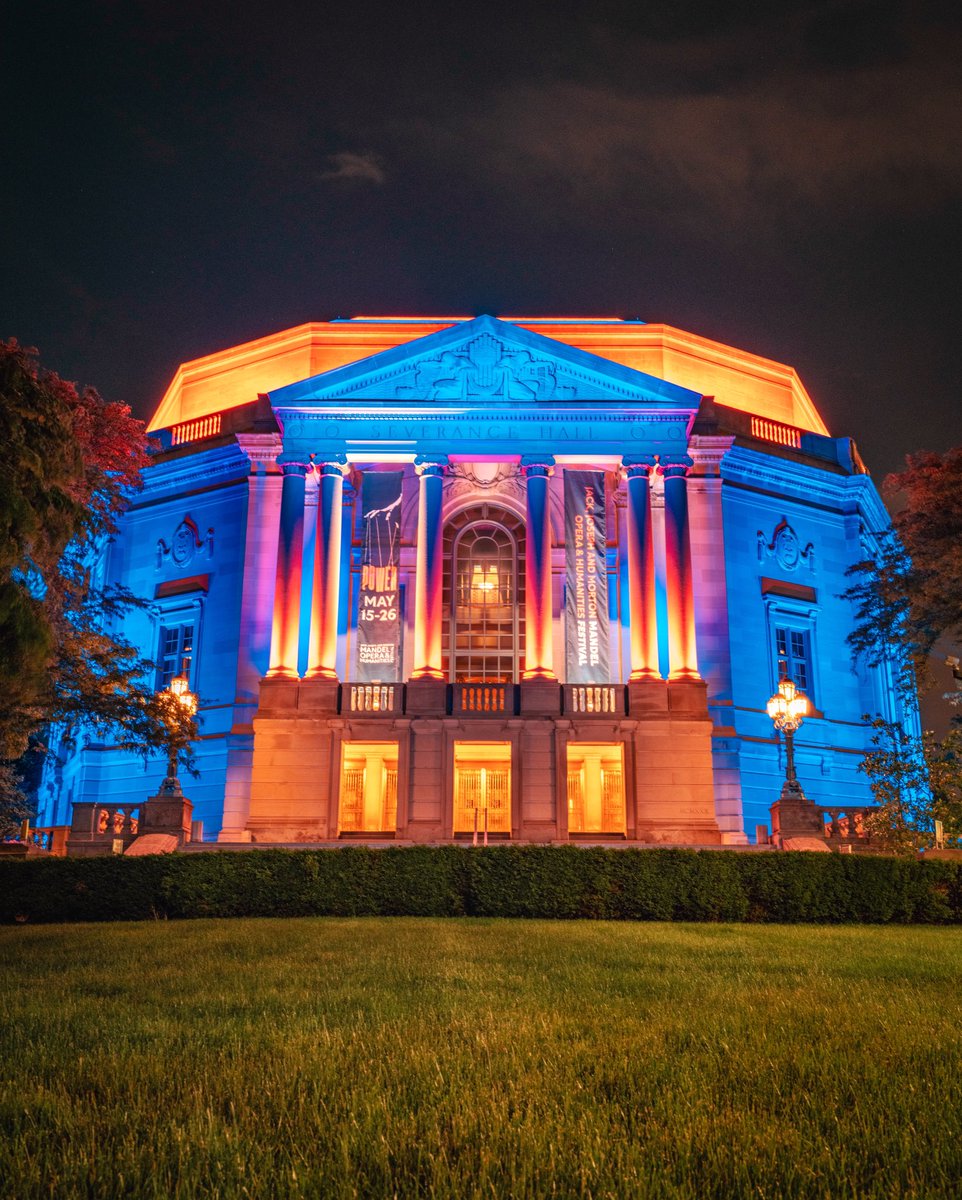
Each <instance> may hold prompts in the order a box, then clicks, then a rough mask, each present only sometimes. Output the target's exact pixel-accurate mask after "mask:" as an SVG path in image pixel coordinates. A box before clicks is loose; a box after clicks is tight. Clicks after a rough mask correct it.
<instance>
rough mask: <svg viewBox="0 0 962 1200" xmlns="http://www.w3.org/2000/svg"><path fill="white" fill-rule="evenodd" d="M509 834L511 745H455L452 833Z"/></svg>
mask: <svg viewBox="0 0 962 1200" xmlns="http://www.w3.org/2000/svg"><path fill="white" fill-rule="evenodd" d="M485 828H487V831H488V833H501V834H504V833H507V834H510V833H511V743H510V742H455V744H454V832H455V833H473V832H474V831H475V830H477V831H478V833H483V832H484V830H485Z"/></svg>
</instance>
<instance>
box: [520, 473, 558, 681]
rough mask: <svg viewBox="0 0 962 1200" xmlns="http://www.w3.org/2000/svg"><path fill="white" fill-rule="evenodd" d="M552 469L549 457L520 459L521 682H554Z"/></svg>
mask: <svg viewBox="0 0 962 1200" xmlns="http://www.w3.org/2000/svg"><path fill="white" fill-rule="evenodd" d="M553 467H554V458H552V457H551V456H546V457H545V456H538V457H530V458H528V457H525V458H522V459H521V469H522V471H523V472H524V475H525V483H526V488H525V495H526V506H525V518H526V522H525V523H526V530H525V538H526V541H525V556H524V586H525V601H524V633H525V652H524V663H525V665H524V671H523V673H522V678H523V679H546V680H556V679H557V676H556V675H555V673H554V666H553V646H552V613H551V521H550V517H549V513H548V477H549V476H550V474H551V471H552V468H553Z"/></svg>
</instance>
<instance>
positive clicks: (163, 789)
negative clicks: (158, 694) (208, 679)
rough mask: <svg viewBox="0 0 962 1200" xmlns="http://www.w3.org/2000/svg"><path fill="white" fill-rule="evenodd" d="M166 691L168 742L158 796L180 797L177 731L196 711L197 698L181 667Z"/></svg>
mask: <svg viewBox="0 0 962 1200" xmlns="http://www.w3.org/2000/svg"><path fill="white" fill-rule="evenodd" d="M167 691H168V692H169V693H170V696H171V699H170V702H169V710H168V711H169V712H170V723H169V729H170V742H169V744H168V748H167V778H166V779H165V780H164V782H163V783H162V784H161V785H160V792H159V795H161V796H181V795H183V792H182V790H181V786H180V780H179V779H178V778H177V753H178V750H179V749H180V738H179V737H178V736H177V729H178V726H179V725H180V723H181V721H182V720H188V719H189V718H190V717H192V716H193V715H194V713H195V712H196V711H197V697H196V696H195V695H194V693H193V692H192V691H191V690H190V680H189V679H188V678H187V672H186V670H185V668H184V666H182V667H181V670H180V674H179V675H175V676H174V678H173V679H172V680H171V681H170V683H169V684H168V686H167Z"/></svg>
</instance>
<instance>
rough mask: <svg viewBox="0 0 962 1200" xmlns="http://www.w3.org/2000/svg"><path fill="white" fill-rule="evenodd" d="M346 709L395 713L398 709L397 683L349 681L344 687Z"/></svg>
mask: <svg viewBox="0 0 962 1200" xmlns="http://www.w3.org/2000/svg"><path fill="white" fill-rule="evenodd" d="M344 691H345V693H346V699H347V706H346V707H347V711H348V712H352V713H395V712H398V711H400V707H401V703H400V701H401V693H402V691H403V688H402V685H401V684H399V683H350V684H347V685H346V686H345V688H344Z"/></svg>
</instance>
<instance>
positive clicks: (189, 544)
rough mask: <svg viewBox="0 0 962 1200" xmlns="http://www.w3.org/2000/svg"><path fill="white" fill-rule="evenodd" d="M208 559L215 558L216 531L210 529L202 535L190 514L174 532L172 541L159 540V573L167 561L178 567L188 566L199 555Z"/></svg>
mask: <svg viewBox="0 0 962 1200" xmlns="http://www.w3.org/2000/svg"><path fill="white" fill-rule="evenodd" d="M205 552H206V556H207V557H208V558H213V556H214V530H213V528H211V529H208V530H207V533H206V534H204V535H202V534H201V532H200V529H199V527H198V525H197V522H196V521H195V520H194V519H193V517H192V516H191V515H190V514H189V513H188V514H187V516H185V517H184V519H183V520H182V521H181V523H180V524H179V525H178V526H177V528H176V529H175V530H174V532H173V534H172V536H171V538H170V541H169V542H168V541H166V540H165V539H164V538H158V539H157V570H158V571H159V570H160V569H161V568H162V567H163V565H164V560H165V559H168V558H169V559H170V560H171V561H172V562H174V563H175V564H176V565H177V566H178V567H183V566H186V565H187V563H189V562H190V561H191V559H193V558H194V556H195V555H197V554H204V553H205Z"/></svg>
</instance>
